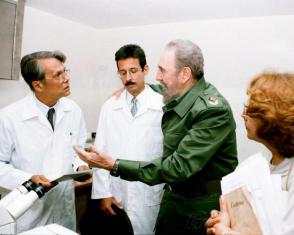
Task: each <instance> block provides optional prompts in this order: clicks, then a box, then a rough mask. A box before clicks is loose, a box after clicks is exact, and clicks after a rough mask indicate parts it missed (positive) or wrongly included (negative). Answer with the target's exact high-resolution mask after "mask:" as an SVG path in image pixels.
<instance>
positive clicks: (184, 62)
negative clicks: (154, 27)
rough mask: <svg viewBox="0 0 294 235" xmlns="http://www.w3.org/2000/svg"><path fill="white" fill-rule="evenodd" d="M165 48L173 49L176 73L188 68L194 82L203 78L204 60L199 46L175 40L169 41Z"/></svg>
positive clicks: (187, 41) (186, 41)
mask: <svg viewBox="0 0 294 235" xmlns="http://www.w3.org/2000/svg"><path fill="white" fill-rule="evenodd" d="M166 47H167V48H175V64H176V70H177V73H179V72H180V70H181V69H182V68H184V67H189V68H190V69H191V71H192V76H193V78H194V79H195V80H199V79H201V78H202V77H203V75H204V71H203V67H204V58H203V55H202V51H201V49H200V47H199V46H197V45H196V44H195V43H193V42H191V41H189V40H183V39H176V40H173V41H170V42H169V43H168V44H167V45H166Z"/></svg>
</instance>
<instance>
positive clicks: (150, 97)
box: [112, 84, 162, 113]
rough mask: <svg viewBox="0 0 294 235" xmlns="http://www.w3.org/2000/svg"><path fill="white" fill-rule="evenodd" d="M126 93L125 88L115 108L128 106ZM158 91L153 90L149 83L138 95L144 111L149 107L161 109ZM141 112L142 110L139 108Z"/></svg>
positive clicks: (115, 103) (116, 101)
mask: <svg viewBox="0 0 294 235" xmlns="http://www.w3.org/2000/svg"><path fill="white" fill-rule="evenodd" d="M126 93H127V91H126V90H124V91H123V92H122V93H121V95H120V96H119V97H118V98H117V99H116V100H115V102H114V105H113V107H112V108H113V110H116V109H123V108H125V107H127V102H126ZM158 95H159V94H158V93H156V92H155V91H153V90H152V89H151V88H150V87H149V86H148V85H147V84H146V85H145V89H144V90H143V91H142V92H141V93H140V94H139V95H138V96H137V99H138V102H140V105H141V106H142V109H141V110H142V111H143V112H145V111H146V110H147V109H154V110H161V109H162V102H158ZM139 113H141V111H140V110H139Z"/></svg>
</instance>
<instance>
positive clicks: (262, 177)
mask: <svg viewBox="0 0 294 235" xmlns="http://www.w3.org/2000/svg"><path fill="white" fill-rule="evenodd" d="M221 187H222V194H223V195H224V197H225V199H226V201H227V205H228V212H229V214H230V218H231V227H232V228H233V229H234V230H236V231H239V232H241V233H242V234H252V235H253V234H254V235H255V234H256V235H259V234H263V235H276V234H279V232H280V231H281V228H282V217H283V215H284V212H285V202H286V193H285V192H283V191H282V180H281V176H280V175H271V173H270V168H269V164H268V161H267V160H266V159H265V158H264V156H262V154H261V153H258V154H255V155H253V156H251V157H250V158H248V159H246V160H245V161H243V162H242V163H241V164H240V165H239V166H238V167H237V168H236V170H235V171H234V172H232V173H231V174H229V175H227V176H225V177H223V179H222V181H221Z"/></svg>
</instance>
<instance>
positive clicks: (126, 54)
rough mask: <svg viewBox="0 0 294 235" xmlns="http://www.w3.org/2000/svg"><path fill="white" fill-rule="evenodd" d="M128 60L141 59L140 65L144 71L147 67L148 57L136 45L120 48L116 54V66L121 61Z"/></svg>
mask: <svg viewBox="0 0 294 235" xmlns="http://www.w3.org/2000/svg"><path fill="white" fill-rule="evenodd" d="M128 58H137V59H139V64H140V66H141V68H142V70H143V69H144V67H145V65H146V63H147V62H146V56H145V52H144V50H143V49H142V48H141V47H140V46H138V45H136V44H127V45H125V46H122V47H121V48H119V50H118V51H117V52H116V53H115V61H116V65H117V62H118V61H119V60H124V59H128Z"/></svg>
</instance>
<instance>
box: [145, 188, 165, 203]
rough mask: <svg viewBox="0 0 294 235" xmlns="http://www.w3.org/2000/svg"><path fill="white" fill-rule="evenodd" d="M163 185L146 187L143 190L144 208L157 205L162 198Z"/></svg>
mask: <svg viewBox="0 0 294 235" xmlns="http://www.w3.org/2000/svg"><path fill="white" fill-rule="evenodd" d="M163 187H164V184H158V185H154V186H146V188H145V190H144V204H145V206H156V205H159V204H160V202H161V199H162V196H163Z"/></svg>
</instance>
